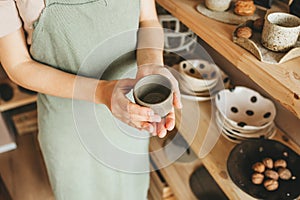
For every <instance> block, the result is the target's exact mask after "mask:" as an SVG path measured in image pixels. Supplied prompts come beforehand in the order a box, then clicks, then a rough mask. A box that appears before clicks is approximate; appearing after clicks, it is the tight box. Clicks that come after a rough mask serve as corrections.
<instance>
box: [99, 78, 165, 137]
mask: <svg viewBox="0 0 300 200" xmlns="http://www.w3.org/2000/svg"><path fill="white" fill-rule="evenodd" d="M136 81H137V80H135V79H121V80H113V81H105V82H104V83H101V84H100V86H98V89H97V90H100V91H102V95H101V96H102V102H103V103H104V104H105V105H106V106H107V107H108V108H109V109H110V111H111V112H112V114H113V115H114V116H115V117H116V118H118V119H119V120H121V121H123V122H124V123H126V124H128V125H130V126H132V127H135V128H137V129H139V130H146V131H148V132H150V133H153V131H154V126H153V123H156V122H160V121H161V117H160V116H159V115H157V114H154V112H153V110H152V109H150V108H147V107H143V106H139V105H137V104H135V103H133V102H131V101H130V100H129V99H128V98H127V97H126V94H127V93H129V91H130V90H131V89H132V88H133V87H134V85H135V83H136Z"/></svg>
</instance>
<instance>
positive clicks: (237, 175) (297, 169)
mask: <svg viewBox="0 0 300 200" xmlns="http://www.w3.org/2000/svg"><path fill="white" fill-rule="evenodd" d="M266 157H269V158H272V159H273V160H277V159H284V160H286V161H287V168H289V169H290V170H291V172H292V174H293V176H294V177H295V178H296V179H294V180H292V179H290V180H288V181H284V180H279V187H278V189H277V190H275V191H267V190H266V189H265V188H264V186H263V185H254V184H253V183H252V182H251V176H252V174H253V170H252V165H253V164H254V163H256V162H261V161H262V160H263V159H264V158H266ZM227 170H228V173H229V175H230V177H231V179H232V181H233V182H234V183H235V184H236V185H237V186H238V187H239V188H241V189H242V190H243V191H244V192H246V193H248V194H249V195H251V196H253V197H255V198H257V199H270V200H277V199H278V200H279V199H280V200H287V199H295V198H297V197H298V196H299V195H300V156H299V155H298V154H297V153H296V152H295V151H293V150H291V149H290V148H289V147H287V146H285V145H283V144H282V143H280V142H277V141H275V140H267V139H257V140H249V141H243V142H242V143H240V144H238V145H236V146H235V147H234V149H233V150H232V151H231V153H230V155H229V157H228V160H227Z"/></svg>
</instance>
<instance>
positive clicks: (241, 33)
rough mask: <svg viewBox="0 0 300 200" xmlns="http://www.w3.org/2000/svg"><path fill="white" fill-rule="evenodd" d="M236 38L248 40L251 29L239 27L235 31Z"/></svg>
mask: <svg viewBox="0 0 300 200" xmlns="http://www.w3.org/2000/svg"><path fill="white" fill-rule="evenodd" d="M236 36H237V37H239V38H250V37H251V36H252V29H251V28H249V27H247V26H244V27H239V28H238V29H237V30H236Z"/></svg>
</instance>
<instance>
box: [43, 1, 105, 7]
mask: <svg viewBox="0 0 300 200" xmlns="http://www.w3.org/2000/svg"><path fill="white" fill-rule="evenodd" d="M92 2H99V3H101V4H102V5H103V6H105V7H106V6H107V5H108V0H45V6H46V7H49V6H50V5H52V4H60V5H78V4H86V3H92Z"/></svg>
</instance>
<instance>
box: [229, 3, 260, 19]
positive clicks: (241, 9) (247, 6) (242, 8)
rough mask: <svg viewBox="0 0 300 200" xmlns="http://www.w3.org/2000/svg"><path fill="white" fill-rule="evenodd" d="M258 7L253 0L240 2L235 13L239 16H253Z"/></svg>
mask: <svg viewBox="0 0 300 200" xmlns="http://www.w3.org/2000/svg"><path fill="white" fill-rule="evenodd" d="M255 10H256V6H255V5H254V1H252V0H248V1H245V0H238V1H236V2H235V8H234V12H235V14H237V15H242V16H251V15H253V14H254V12H255Z"/></svg>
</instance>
